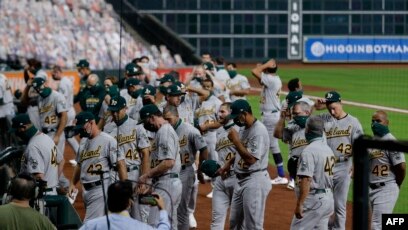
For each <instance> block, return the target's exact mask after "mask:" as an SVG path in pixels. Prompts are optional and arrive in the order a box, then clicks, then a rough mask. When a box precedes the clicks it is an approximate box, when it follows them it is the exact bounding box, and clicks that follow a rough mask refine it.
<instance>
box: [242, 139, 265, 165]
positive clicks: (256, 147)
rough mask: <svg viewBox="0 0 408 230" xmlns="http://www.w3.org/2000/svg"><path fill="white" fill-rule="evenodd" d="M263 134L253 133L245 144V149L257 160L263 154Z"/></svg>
mask: <svg viewBox="0 0 408 230" xmlns="http://www.w3.org/2000/svg"><path fill="white" fill-rule="evenodd" d="M266 141H267V140H265V136H263V135H255V136H253V137H251V139H249V140H248V143H247V144H246V146H245V147H246V148H247V150H248V151H249V152H250V153H251V155H252V156H253V157H255V158H256V159H257V160H259V159H260V158H261V156H262V154H263V152H262V151H263V148H262V146H264V145H265V144H264V143H265V142H266Z"/></svg>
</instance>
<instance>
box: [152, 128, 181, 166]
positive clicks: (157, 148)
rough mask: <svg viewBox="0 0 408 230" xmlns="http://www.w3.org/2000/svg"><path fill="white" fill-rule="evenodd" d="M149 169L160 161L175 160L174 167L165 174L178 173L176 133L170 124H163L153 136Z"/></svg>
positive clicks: (177, 139)
mask: <svg viewBox="0 0 408 230" xmlns="http://www.w3.org/2000/svg"><path fill="white" fill-rule="evenodd" d="M150 151H151V153H150V160H151V163H150V167H151V168H154V167H156V166H157V165H159V164H160V162H161V161H162V160H166V159H172V160H175V163H174V166H173V167H172V168H171V169H169V170H168V171H166V172H164V173H163V174H166V173H177V174H178V173H180V168H181V161H180V154H179V153H180V145H179V138H178V136H177V133H176V132H175V131H174V129H173V127H172V126H171V125H170V124H164V125H162V126H161V127H160V129H159V130H158V131H157V132H156V133H155V134H154V137H153V141H152V142H151V149H150Z"/></svg>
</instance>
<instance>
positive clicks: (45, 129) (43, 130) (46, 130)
mask: <svg viewBox="0 0 408 230" xmlns="http://www.w3.org/2000/svg"><path fill="white" fill-rule="evenodd" d="M41 131H42V132H43V133H45V134H47V133H51V132H55V131H57V129H56V128H42V130H41Z"/></svg>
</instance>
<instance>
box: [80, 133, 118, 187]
mask: <svg viewBox="0 0 408 230" xmlns="http://www.w3.org/2000/svg"><path fill="white" fill-rule="evenodd" d="M123 159H125V156H124V154H123V153H121V152H118V151H117V143H116V140H115V139H114V138H113V137H111V136H110V135H109V134H107V133H105V132H100V134H99V135H98V136H96V137H94V138H92V139H88V138H82V139H81V142H80V143H79V152H78V154H77V156H76V161H77V162H78V164H79V165H80V167H81V175H80V180H81V183H82V184H84V183H90V182H95V181H99V180H100V177H99V175H97V174H94V173H90V171H97V170H102V171H108V170H109V169H111V168H112V166H113V165H114V164H116V162H117V161H119V160H123ZM104 178H105V179H108V178H109V174H107V173H105V175H104Z"/></svg>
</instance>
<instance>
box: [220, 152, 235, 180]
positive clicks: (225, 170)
mask: <svg viewBox="0 0 408 230" xmlns="http://www.w3.org/2000/svg"><path fill="white" fill-rule="evenodd" d="M234 162H235V156H233V157H231V159H229V160H228V161H227V162H225V164H224V165H223V166H222V167H221V168H219V169H218V170H217V172H216V173H215V174H216V175H220V176H221V178H222V179H225V178H226V175H227V174H228V172H229V171H230V170H231V166H232V165H233V164H234Z"/></svg>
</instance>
